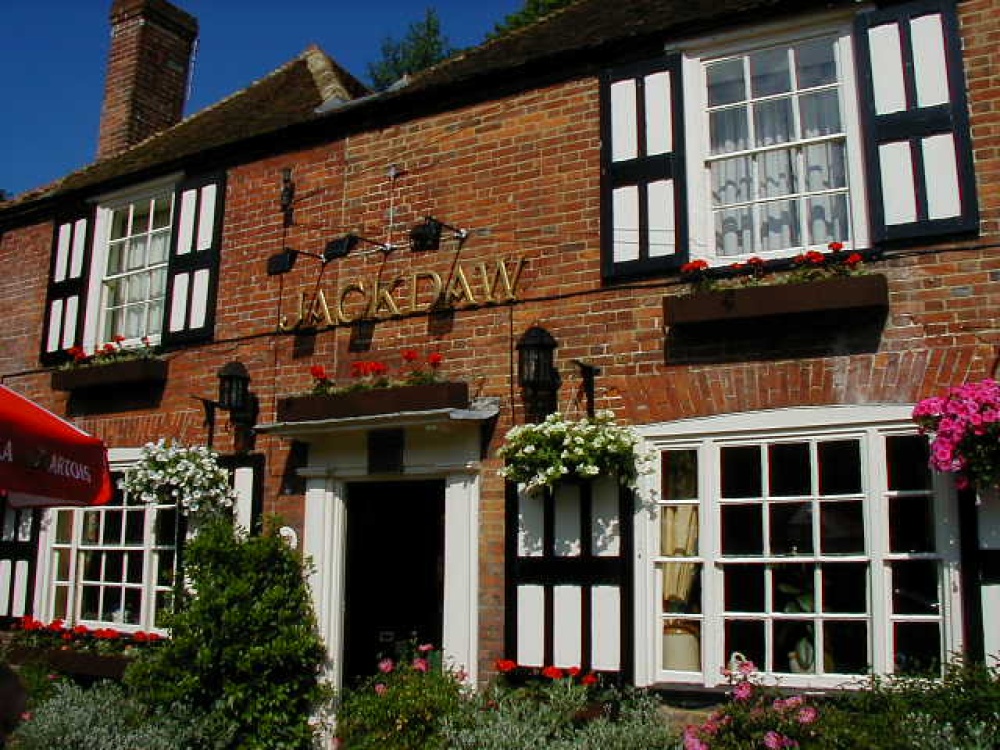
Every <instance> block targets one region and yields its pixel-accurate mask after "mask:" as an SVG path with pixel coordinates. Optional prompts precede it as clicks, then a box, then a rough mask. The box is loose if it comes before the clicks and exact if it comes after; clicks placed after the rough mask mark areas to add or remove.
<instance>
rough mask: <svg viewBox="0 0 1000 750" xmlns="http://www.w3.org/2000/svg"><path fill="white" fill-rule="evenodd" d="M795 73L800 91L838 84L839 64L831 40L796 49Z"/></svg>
mask: <svg viewBox="0 0 1000 750" xmlns="http://www.w3.org/2000/svg"><path fill="white" fill-rule="evenodd" d="M795 71H796V76H797V77H798V85H799V88H800V89H807V88H812V87H813V86H822V85H824V84H829V83H836V82H837V63H836V60H835V58H834V56H833V43H832V42H831V41H830V40H829V39H821V40H818V41H815V42H806V43H805V44H800V45H797V46H796V47H795Z"/></svg>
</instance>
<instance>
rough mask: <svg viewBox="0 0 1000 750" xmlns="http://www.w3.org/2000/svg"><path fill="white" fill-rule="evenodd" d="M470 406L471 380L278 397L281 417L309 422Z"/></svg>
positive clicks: (285, 419)
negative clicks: (469, 382) (469, 381)
mask: <svg viewBox="0 0 1000 750" xmlns="http://www.w3.org/2000/svg"><path fill="white" fill-rule="evenodd" d="M468 406H469V385H468V383H425V384H423V385H398V386H392V387H383V388H372V389H368V390H358V391H346V392H343V393H310V394H306V395H301V396H289V397H287V398H282V399H279V400H278V421H279V422H309V421H315V420H320V419H346V418H348V417H364V416H373V415H376V414H395V413H399V412H413V411H431V410H434V409H464V408H467V407H468Z"/></svg>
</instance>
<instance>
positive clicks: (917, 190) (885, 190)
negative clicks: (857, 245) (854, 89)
mask: <svg viewBox="0 0 1000 750" xmlns="http://www.w3.org/2000/svg"><path fill="white" fill-rule="evenodd" d="M855 44H856V47H857V50H858V55H857V58H858V66H859V79H860V95H861V111H862V121H863V122H864V125H865V130H866V138H865V141H866V143H865V148H866V155H867V162H868V169H867V174H868V182H869V195H870V196H871V212H870V214H871V223H872V238H873V239H874V240H875V241H882V242H885V241H894V240H911V239H918V238H924V237H933V236H941V235H946V234H956V233H962V232H973V231H976V229H978V226H979V210H978V205H977V200H976V182H975V173H974V171H973V163H972V147H971V143H970V135H969V114H968V105H967V103H966V96H965V76H964V74H963V68H962V54H961V43H960V39H959V36H958V20H957V17H956V13H955V5H954V2H952V0H919V1H918V2H910V3H904V4H901V5H894V6H890V7H887V8H883V9H879V10H873V11H868V12H864V13H861V14H860V15H859V16H858V19H857V22H856V26H855Z"/></svg>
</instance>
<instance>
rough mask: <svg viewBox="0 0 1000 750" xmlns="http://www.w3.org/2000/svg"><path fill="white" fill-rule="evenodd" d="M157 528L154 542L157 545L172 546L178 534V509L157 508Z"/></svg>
mask: <svg viewBox="0 0 1000 750" xmlns="http://www.w3.org/2000/svg"><path fill="white" fill-rule="evenodd" d="M155 529H156V530H155V532H154V535H155V539H154V542H153V543H154V544H156V546H157V547H172V546H173V545H174V542H175V541H176V536H177V509H176V508H159V509H157V511H156V526H155Z"/></svg>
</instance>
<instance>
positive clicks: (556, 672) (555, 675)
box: [542, 666, 566, 680]
mask: <svg viewBox="0 0 1000 750" xmlns="http://www.w3.org/2000/svg"><path fill="white" fill-rule="evenodd" d="M565 676H566V675H565V674H563V671H562V670H561V669H559V667H554V666H550V667H546V668H545V669H543V670H542V677H548V678H549V679H550V680H561V679H562V678H563V677H565Z"/></svg>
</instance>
